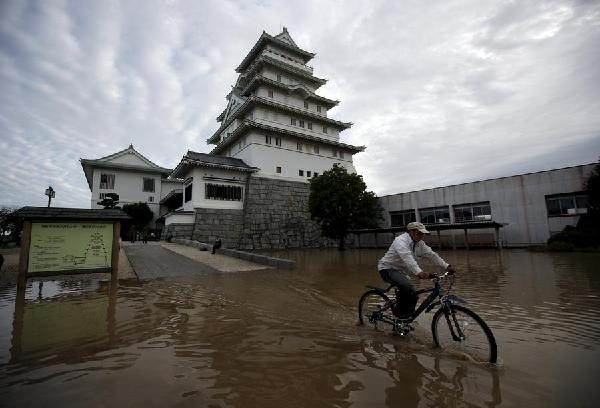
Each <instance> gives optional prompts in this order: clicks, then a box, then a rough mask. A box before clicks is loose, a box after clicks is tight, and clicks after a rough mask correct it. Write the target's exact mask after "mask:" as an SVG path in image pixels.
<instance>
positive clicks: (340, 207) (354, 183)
mask: <svg viewBox="0 0 600 408" xmlns="http://www.w3.org/2000/svg"><path fill="white" fill-rule="evenodd" d="M308 207H309V210H310V215H311V218H312V219H313V220H314V221H315V222H317V223H318V224H319V225H320V226H321V231H322V234H323V236H325V237H328V238H332V239H337V240H338V241H339V248H340V250H343V249H344V241H345V238H346V235H347V234H348V231H349V230H352V229H359V228H375V227H377V226H378V224H379V221H380V220H381V219H382V215H381V213H382V208H381V205H380V204H379V201H378V199H377V196H376V195H375V193H373V192H371V191H367V185H366V184H365V182H364V181H363V179H362V176H360V175H358V174H354V173H348V171H347V170H346V169H345V168H344V167H342V166H340V165H334V166H333V168H332V169H331V170H328V171H325V172H324V173H323V174H322V175H320V176H317V177H313V178H312V179H311V181H310V196H309V200H308Z"/></svg>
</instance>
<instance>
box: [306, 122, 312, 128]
mask: <svg viewBox="0 0 600 408" xmlns="http://www.w3.org/2000/svg"><path fill="white" fill-rule="evenodd" d="M307 126H308V129H309V130H312V123H311V122H308V124H307Z"/></svg>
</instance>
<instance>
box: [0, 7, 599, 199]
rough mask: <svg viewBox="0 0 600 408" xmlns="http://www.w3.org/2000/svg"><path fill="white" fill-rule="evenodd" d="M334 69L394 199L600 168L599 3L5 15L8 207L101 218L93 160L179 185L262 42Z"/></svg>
mask: <svg viewBox="0 0 600 408" xmlns="http://www.w3.org/2000/svg"><path fill="white" fill-rule="evenodd" d="M282 26H287V28H288V30H289V32H290V34H291V35H292V37H293V38H294V39H295V41H296V43H297V44H298V45H299V46H300V47H302V48H303V49H305V50H308V51H311V52H315V53H316V54H317V55H316V57H315V59H314V60H313V61H311V62H310V65H312V66H313V67H314V69H315V75H316V76H318V77H321V78H327V79H328V80H329V82H328V83H327V85H325V86H323V87H322V88H321V89H320V90H319V93H320V94H321V95H323V96H326V97H329V98H332V99H338V100H340V101H341V103H340V105H339V106H338V107H336V108H334V109H333V110H332V111H331V114H330V116H331V117H333V118H335V119H338V120H342V121H348V122H353V123H354V126H353V127H352V128H351V129H349V130H347V131H345V132H343V133H342V139H341V140H342V142H345V143H350V144H355V145H366V146H367V150H366V151H365V152H363V153H360V154H358V155H356V156H355V165H356V168H357V170H358V172H359V173H360V174H362V175H363V176H364V179H365V181H366V182H367V185H368V187H369V189H370V190H373V191H375V192H376V193H377V194H378V195H385V194H391V193H396V192H405V191H412V190H417V189H423V188H430V187H436V186H442V185H448V184H456V183H462V182H469V181H475V180H481V179H486V178H493V177H500V176H509V175H514V174H519V173H524V172H532V171H540V170H547V169H552V168H560V167H567V166H573V165H578V164H584V163H592V162H596V161H597V160H598V157H599V156H600V3H599V2H598V1H593V0H590V1H534V0H531V1H491V0H490V1H481V0H444V1H423V0H414V1H406V0H398V1H383V0H382V1H376V0H369V1H367V0H360V1H328V0H303V1H302V2H289V1H282V2H279V1H270V0H259V1H249V0H246V1H232V0H215V1H208V0H190V1H175V0H173V1H158V0H157V1H152V0H142V1H133V0H131V1H130V0H122V1H108V0H98V1H92V0H73V1H55V0H46V1H41V0H39V1H25V0H1V1H0V152H1V154H2V156H1V160H0V174H1V176H0V205H15V206H16V205H18V206H20V205H45V204H46V202H47V197H45V196H44V190H45V189H46V188H47V187H48V186H49V185H52V186H53V187H54V189H55V190H56V198H55V199H54V201H53V205H55V206H63V207H89V205H90V202H89V198H90V192H89V189H88V186H87V183H86V181H85V177H84V174H83V171H82V169H81V165H80V163H79V159H80V158H88V159H95V158H99V157H102V156H105V155H108V154H111V153H114V152H116V151H119V150H122V149H124V148H126V147H127V146H128V145H129V144H130V143H133V145H134V147H135V148H136V149H138V151H140V152H141V153H142V154H144V155H145V156H146V157H148V158H149V159H151V160H152V161H154V162H155V163H157V164H158V165H160V166H163V167H168V168H173V167H174V166H176V165H177V163H178V162H179V160H180V159H181V156H182V155H183V154H184V153H185V152H186V151H187V150H188V149H190V150H195V151H200V152H208V151H210V147H209V146H208V145H207V144H206V139H207V137H208V136H210V135H211V134H212V133H213V132H214V131H215V129H216V128H217V122H216V120H215V118H216V117H217V115H218V114H219V113H220V112H221V111H222V110H223V108H224V107H225V103H226V101H225V95H226V94H227V93H228V91H229V90H230V87H231V85H233V84H234V82H235V80H236V73H235V71H234V69H235V67H236V66H237V65H238V64H239V63H240V62H241V61H242V59H243V58H244V56H245V55H246V53H247V52H248V51H249V50H250V48H251V47H252V46H253V45H254V43H255V42H256V40H257V39H258V37H259V36H260V34H261V32H262V31H263V30H265V31H267V32H268V33H270V34H272V35H276V34H278V33H279V32H280V30H281V27H282Z"/></svg>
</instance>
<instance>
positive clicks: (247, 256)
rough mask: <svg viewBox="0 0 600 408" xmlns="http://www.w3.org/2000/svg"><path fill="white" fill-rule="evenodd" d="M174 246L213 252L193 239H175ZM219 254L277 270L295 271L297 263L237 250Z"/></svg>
mask: <svg viewBox="0 0 600 408" xmlns="http://www.w3.org/2000/svg"><path fill="white" fill-rule="evenodd" d="M171 242H173V243H174V244H180V245H185V246H189V247H193V248H197V249H198V250H200V251H212V245H210V244H206V243H204V242H199V241H193V240H191V239H181V238H173V239H172V240H171ZM216 253H217V254H221V255H225V256H230V257H232V258H239V259H243V260H245V261H250V262H254V263H257V264H261V265H268V266H272V267H274V268H277V269H294V268H295V267H296V262H295V261H291V260H289V259H281V258H274V257H271V256H266V255H259V254H253V253H251V252H244V251H239V250H237V249H226V248H219V249H217V250H216Z"/></svg>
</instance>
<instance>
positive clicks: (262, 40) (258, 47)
mask: <svg viewBox="0 0 600 408" xmlns="http://www.w3.org/2000/svg"><path fill="white" fill-rule="evenodd" d="M267 44H273V45H277V46H279V47H281V48H283V49H285V50H287V51H289V52H291V53H293V54H294V55H295V56H297V57H298V58H300V59H301V60H302V62H304V63H307V62H308V61H310V60H311V59H312V58H313V57H314V56H315V54H314V53H312V52H308V51H304V50H303V49H301V48H300V47H298V46H297V45H296V43H295V42H294V40H293V39H292V37H291V36H290V34H289V33H288V30H287V28H285V27H283V31H282V32H281V33H279V34H278V35H276V36H272V35H270V34H267V33H266V32H265V31H263V32H262V34H261V36H260V37H259V38H258V41H257V42H256V44H254V47H252V49H251V50H250V52H248V54H247V55H246V57H244V59H243V60H242V62H241V63H240V65H239V66H238V67H237V68H236V69H235V71H236V72H238V73H242V72H244V70H245V69H246V68H247V67H248V66H249V65H250V63H251V62H252V61H253V60H254V59H255V58H256V57H257V56H258V55H259V54H260V52H261V51H262V49H263V48H264V47H265V46H266V45H267Z"/></svg>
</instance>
